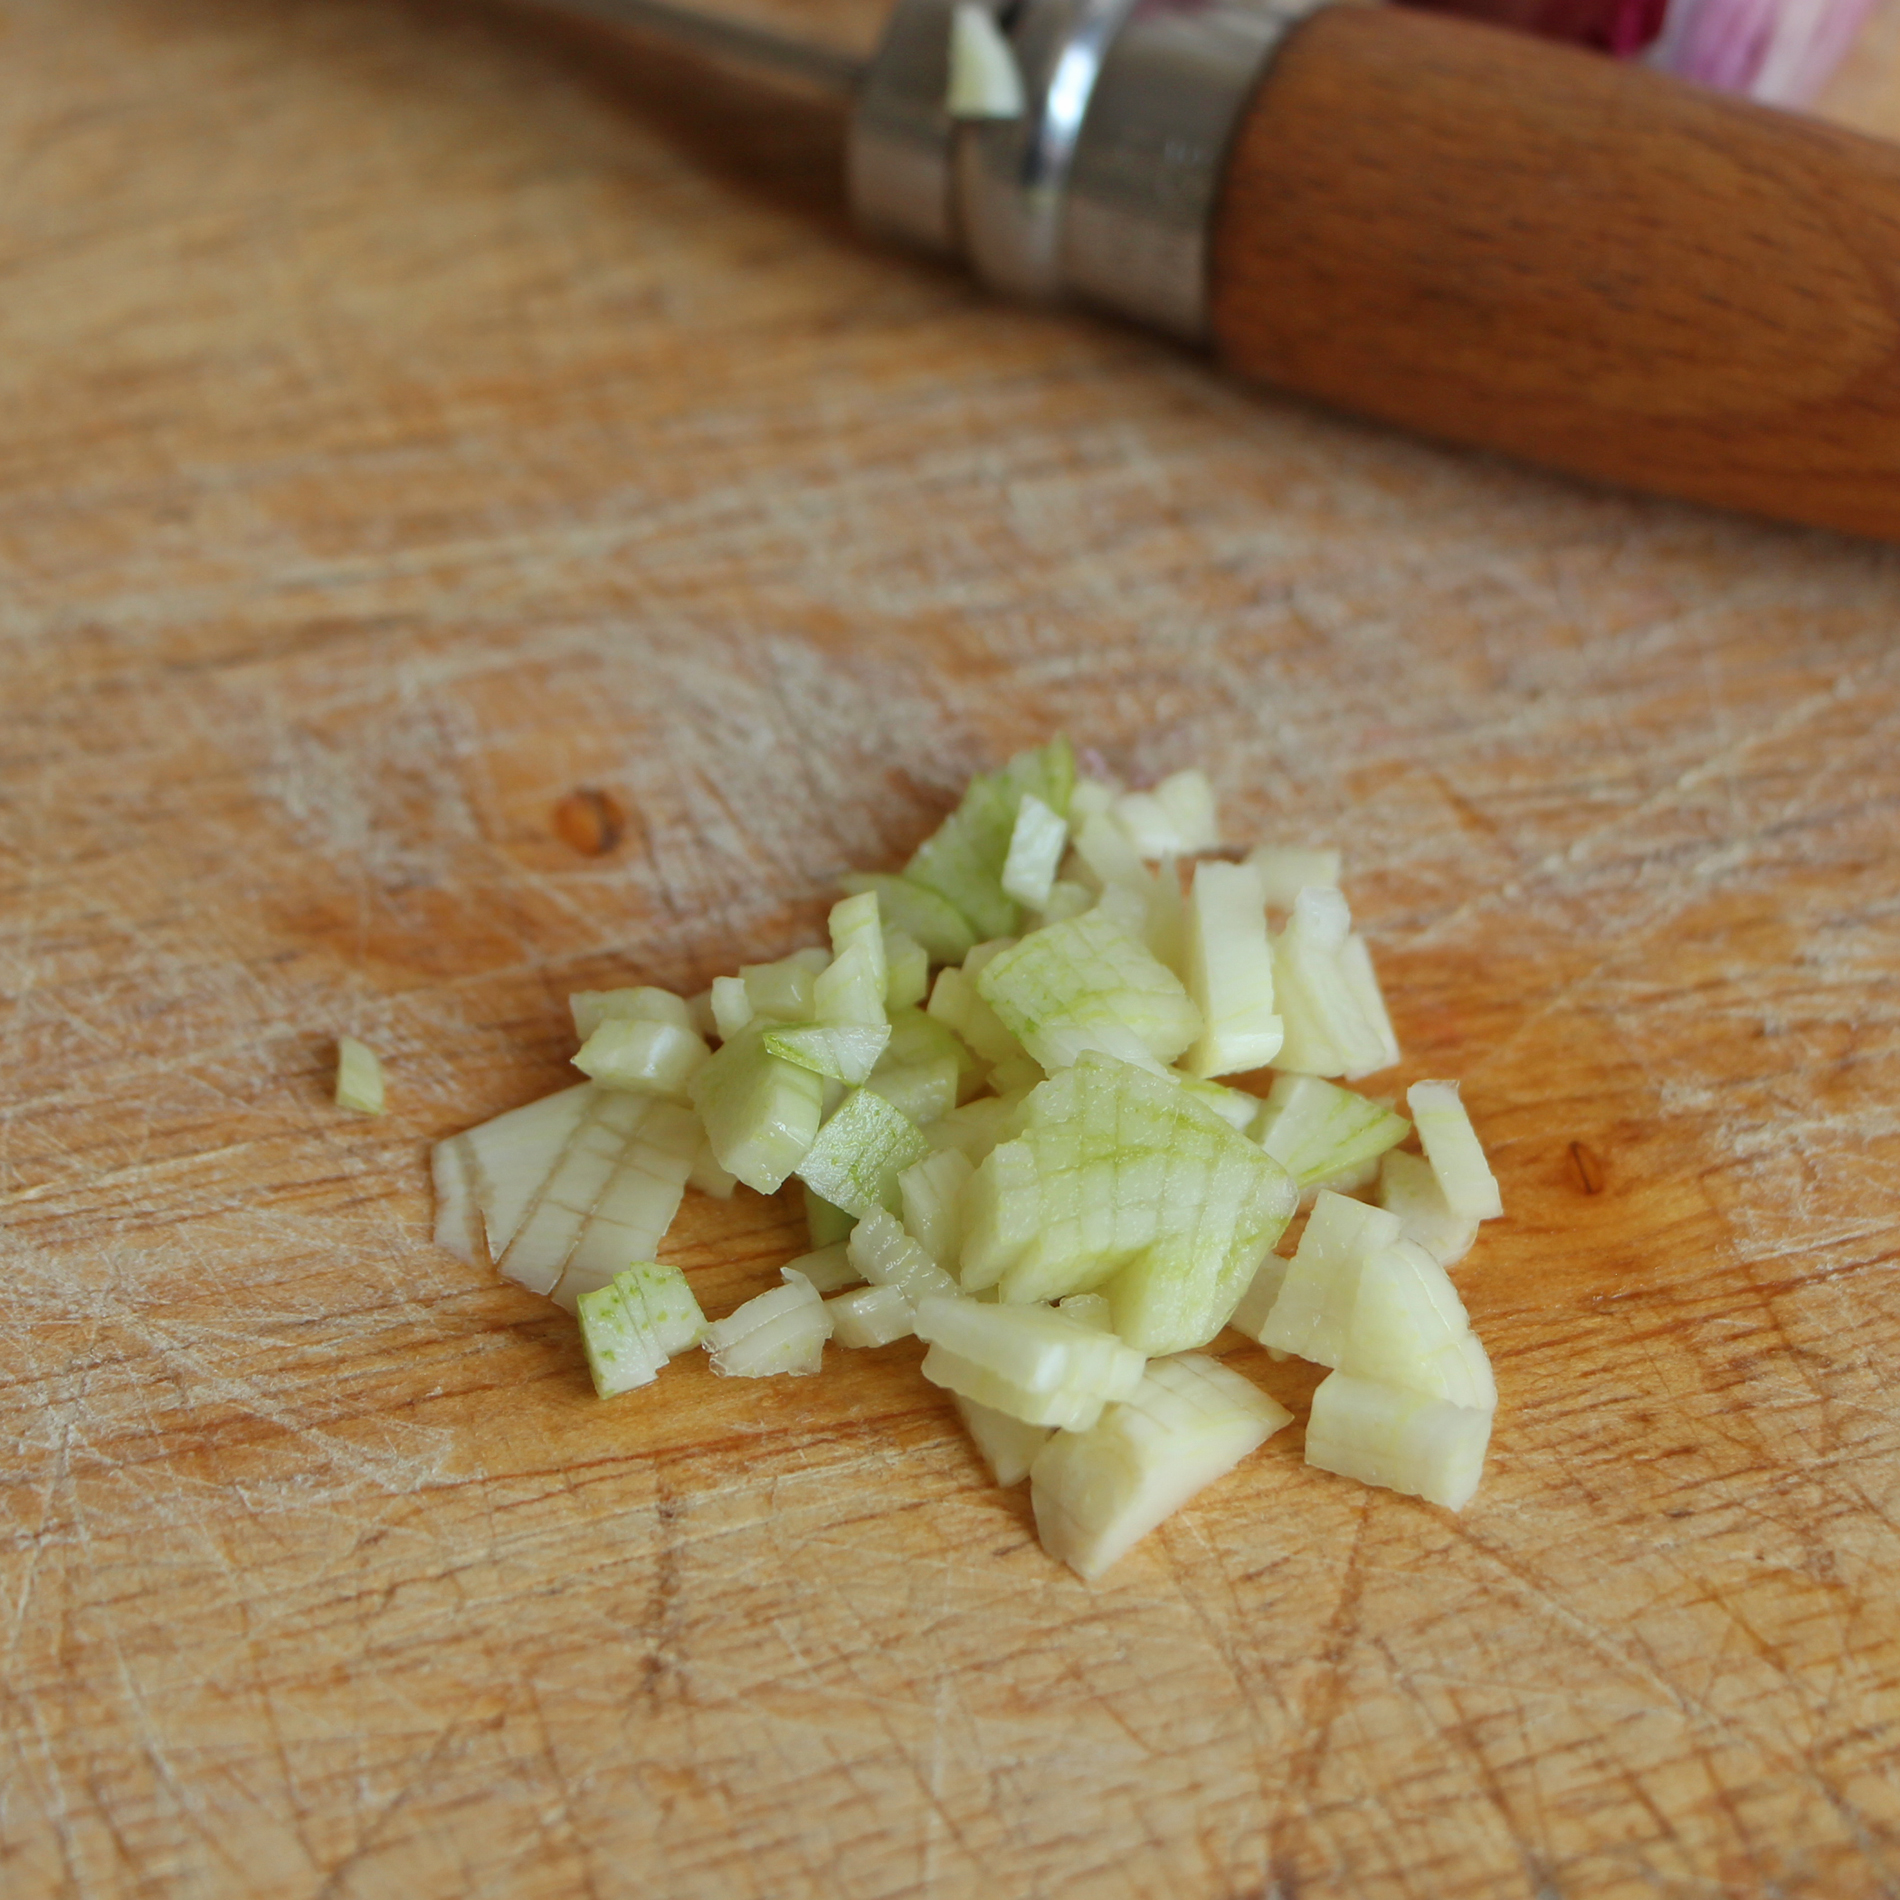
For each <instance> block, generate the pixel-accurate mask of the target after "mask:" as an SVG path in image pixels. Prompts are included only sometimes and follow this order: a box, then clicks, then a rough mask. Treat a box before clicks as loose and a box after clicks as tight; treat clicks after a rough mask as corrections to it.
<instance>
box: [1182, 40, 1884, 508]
mask: <svg viewBox="0 0 1900 1900" xmlns="http://www.w3.org/2000/svg"><path fill="white" fill-rule="evenodd" d="M1212 293H1213V305H1212V307H1213V329H1214V334H1215V338H1216V340H1217V344H1218V347H1219V349H1220V350H1221V352H1222V353H1223V354H1224V356H1225V357H1226V358H1227V360H1228V361H1229V362H1230V363H1231V364H1232V365H1233V366H1234V367H1236V368H1237V369H1239V370H1240V371H1242V372H1243V373H1245V374H1248V375H1253V376H1258V377H1261V378H1263V379H1265V380H1266V381H1269V382H1272V383H1277V384H1279V385H1281V386H1283V387H1285V388H1288V389H1293V390H1298V391H1301V392H1303V393H1304V394H1307V395H1309V396H1314V397H1318V398H1319V399H1320V400H1322V401H1324V402H1327V403H1333V404H1337V405H1338V406H1339V407H1341V408H1344V409H1351V410H1355V411H1357V412H1360V413H1362V414H1371V415H1375V416H1379V417H1382V418H1384V419H1386V420H1388V421H1391V422H1396V423H1400V424H1403V425H1405V426H1406V427H1409V428H1413V429H1417V430H1421V431H1423V432H1424V433H1426V434H1428V435H1432V436H1438V437H1442V438H1444V439H1446V440H1449V441H1454V442H1462V443H1469V444H1474V445H1478V446H1481V447H1484V448H1490V449H1500V450H1503V451H1505V452H1506V453H1508V454H1511V455H1515V456H1520V457H1523V458H1525V459H1526V460H1529V461H1533V462H1541V463H1545V464H1548V465H1550V466H1553V467H1557V468H1563V469H1569V470H1572V471H1574V472H1576V473H1580V474H1583V475H1588V476H1595V477H1599V478H1602V479H1604V480H1607V481H1611V482H1617V483H1623V484H1627V485H1628V486H1630V487H1633V488H1642V489H1651V490H1656V491H1660V492H1663V493H1667V494H1674V495H1683V496H1688V497H1691V498H1693V499H1695V500H1699V501H1706V502H1713V503H1716V504H1718V505H1720V506H1724V507H1730V508H1740V509H1746V510H1748V511H1750V512H1752V513H1758V514H1765V515H1776V516H1781V517H1784V518H1787V519H1792V520H1798V521H1806V522H1813V523H1817V524H1820V525H1824V526H1828V527H1835V528H1844V529H1848V530H1850V531H1853V532H1857V533H1862V534H1870V535H1877V536H1882V537H1886V538H1893V539H1900V146H1891V145H1887V144H1884V143H1882V142H1880V141H1877V140H1874V139H1868V138H1863V137H1859V136H1857V135H1856V134H1853V133H1849V132H1843V131H1838V130H1836V129H1834V128H1833V127H1831V126H1826V125H1822V124H1819V123H1817V122H1815V121H1813V120H1811V119H1805V118H1800V117H1797V116H1795V115H1793V114H1790V113H1783V112H1775V111H1771V110H1768V109H1766V108H1764V107H1760V106H1754V105H1750V104H1747V103H1745V102H1742V101H1738V100H1734V99H1730V98H1726V97H1723V96H1721V95H1719V94H1716V93H1712V92H1706V91H1703V90H1701V89H1699V88H1696V87H1692V86H1689V85H1686V84H1684V83H1682V82H1681V81H1678V80H1674V79H1670V78H1668V77H1666V76H1664V75H1661V74H1658V73H1655V72H1651V71H1649V70H1647V69H1644V68H1640V67H1634V66H1630V65H1627V64H1624V63H1622V62H1618V61H1613V60H1609V59H1605V58H1602V57H1600V56H1597V55H1593V54H1589V53H1584V52H1579V51H1573V50H1570V49H1568V48H1564V47H1560V46H1554V45H1552V44H1550V43H1548V42H1546V41H1541V40H1535V39H1530V38H1527V37H1524V36H1522V35H1518V34H1513V33H1508V32H1504V31H1501V30H1499V29H1496V28H1492V27H1486V26H1481V25H1476V24H1473V23H1471V22H1469V21H1465V20H1458V19H1448V18H1445V17H1442V16H1439V15H1435V14H1428V13H1417V12H1412V11H1409V10H1404V9H1400V8H1397V7H1355V6H1340V7H1333V8H1329V9H1326V10H1323V11H1321V12H1320V13H1318V14H1316V15H1314V16H1313V17H1312V18H1311V19H1309V20H1308V21H1307V22H1306V23H1305V24H1304V25H1303V26H1301V27H1299V28H1297V29H1296V30H1295V31H1294V32H1293V34H1292V35H1291V36H1290V37H1289V38H1288V40H1287V42H1286V43H1285V45H1284V46H1283V47H1282V49H1281V51H1280V53H1279V54H1278V56H1277V57H1276V58H1275V59H1274V61H1273V63H1272V64H1271V66H1270V67H1269V69H1268V72H1267V75H1266V78H1265V80H1264V81H1263V83H1262V85H1261V87H1260V90H1259V92H1258V94H1257V96H1256V97H1255V99H1254V101H1253V103H1252V105H1251V106H1250V108H1249V110H1248V114H1247V117H1246V119H1245V121H1244V123H1243V125H1242V127H1241V129H1240V131H1239V133H1238V135H1237V138H1236V142H1235V148H1234V152H1233V156H1232V158H1231V159H1230V161H1229V165H1228V171H1227V175H1226V178H1225V181H1224V185H1223V191H1222V199H1221V203H1220V207H1219V210H1218V213H1217V216H1216V221H1215V226H1214V242H1213V284H1212Z"/></svg>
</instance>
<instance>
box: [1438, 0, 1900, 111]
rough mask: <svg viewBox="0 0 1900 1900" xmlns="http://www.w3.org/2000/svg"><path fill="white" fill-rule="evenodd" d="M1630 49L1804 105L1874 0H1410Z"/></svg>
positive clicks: (1730, 88) (1700, 78) (1709, 80)
mask: <svg viewBox="0 0 1900 1900" xmlns="http://www.w3.org/2000/svg"><path fill="white" fill-rule="evenodd" d="M1408 4H1410V5H1414V6H1422V7H1427V8H1429V9H1430V10H1431V11H1433V12H1437V13H1462V14H1464V15H1466V16H1467V17H1469V18H1471V19H1477V20H1489V21H1490V22H1492V23H1493V24H1494V25H1497V26H1509V27H1516V28H1518V29H1519V30H1521V31H1523V32H1526V33H1539V34H1542V35H1543V36H1544V37H1545V38H1546V39H1553V40H1568V41H1570V42H1571V43H1572V44H1573V45H1577V46H1593V47H1596V48H1597V49H1598V50H1599V51H1602V52H1605V53H1614V54H1617V55H1619V56H1621V57H1623V58H1625V59H1627V58H1630V57H1632V56H1634V55H1636V54H1639V53H1640V54H1644V55H1645V56H1646V57H1647V59H1648V60H1649V63H1650V64H1651V65H1653V66H1659V67H1661V68H1662V69H1663V70H1664V71H1665V72H1672V73H1676V74H1678V75H1679V76H1680V77H1682V78H1684V79H1693V80H1696V81H1697V82H1698V83H1700V84H1702V85H1705V86H1715V87H1719V88H1720V89H1721V90H1722V91H1724V92H1739V93H1745V94H1746V95H1747V96H1748V97H1749V98H1751V99H1758V100H1760V101H1761V102H1762V103H1763V104H1765V105H1776V106H1802V105H1806V104H1808V103H1809V101H1810V100H1812V99H1813V98H1814V96H1815V95H1816V94H1817V93H1818V92H1819V91H1820V90H1821V88H1822V86H1823V85H1825V84H1826V83H1827V79H1828V75H1829V74H1830V73H1832V72H1833V70H1834V68H1835V67H1836V66H1837V65H1839V63H1840V61H1841V58H1842V56H1843V55H1844V54H1845V53H1846V51H1847V49H1848V48H1849V47H1850V46H1851V45H1852V44H1853V43H1854V37H1855V35H1856V34H1857V33H1859V31H1860V29H1861V27H1862V26H1863V25H1864V24H1865V23H1866V20H1867V16H1868V14H1869V13H1870V12H1872V11H1873V0H1408Z"/></svg>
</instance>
